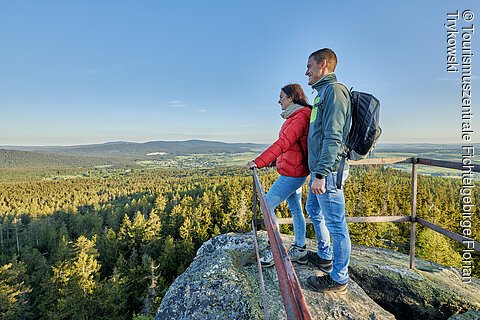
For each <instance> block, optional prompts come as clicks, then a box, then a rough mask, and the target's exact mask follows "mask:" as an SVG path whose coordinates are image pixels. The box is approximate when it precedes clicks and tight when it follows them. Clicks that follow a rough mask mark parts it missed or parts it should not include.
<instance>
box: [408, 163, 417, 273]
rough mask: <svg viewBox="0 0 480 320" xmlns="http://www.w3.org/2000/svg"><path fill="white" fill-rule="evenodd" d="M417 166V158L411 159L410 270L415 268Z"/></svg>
mask: <svg viewBox="0 0 480 320" xmlns="http://www.w3.org/2000/svg"><path fill="white" fill-rule="evenodd" d="M417 166H418V158H416V157H413V158H412V199H411V204H410V205H411V209H410V210H411V216H410V269H413V268H415V232H416V224H415V223H416V219H417Z"/></svg>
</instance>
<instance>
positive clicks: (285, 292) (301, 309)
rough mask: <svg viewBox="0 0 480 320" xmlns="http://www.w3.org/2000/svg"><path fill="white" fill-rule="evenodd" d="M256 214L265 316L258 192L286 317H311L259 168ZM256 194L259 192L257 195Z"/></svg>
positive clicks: (255, 175)
mask: <svg viewBox="0 0 480 320" xmlns="http://www.w3.org/2000/svg"><path fill="white" fill-rule="evenodd" d="M253 188H254V189H253V190H254V194H253V215H254V218H253V220H252V229H253V233H254V246H255V253H256V257H257V264H258V268H259V271H260V283H261V287H262V295H263V309H264V314H265V319H269V315H268V308H267V303H266V297H265V287H264V283H263V273H262V266H261V263H260V255H259V253H258V244H257V228H256V222H257V221H258V219H257V196H256V195H258V200H259V202H260V208H261V210H262V213H263V216H264V217H265V218H264V219H263V221H264V224H265V226H266V227H267V232H268V239H269V241H270V248H271V250H272V254H273V260H274V261H275V269H276V271H277V276H278V283H279V286H280V291H281V293H282V298H283V304H284V305H285V311H286V313H287V319H291V320H301V319H304V320H310V319H312V316H311V314H310V311H309V310H308V307H307V304H306V302H305V297H304V296H303V293H302V288H301V287H300V283H299V282H298V278H297V275H296V274H295V269H294V268H293V266H292V262H291V261H290V257H289V256H288V254H287V250H286V249H285V246H284V245H283V242H282V238H281V235H280V231H279V230H278V228H277V226H276V224H275V223H274V220H273V215H274V212H273V211H272V210H271V209H270V208H269V206H268V203H267V202H266V201H265V192H264V190H263V187H262V184H261V183H260V179H259V178H258V173H257V169H255V168H254V169H253ZM255 194H256V195H255Z"/></svg>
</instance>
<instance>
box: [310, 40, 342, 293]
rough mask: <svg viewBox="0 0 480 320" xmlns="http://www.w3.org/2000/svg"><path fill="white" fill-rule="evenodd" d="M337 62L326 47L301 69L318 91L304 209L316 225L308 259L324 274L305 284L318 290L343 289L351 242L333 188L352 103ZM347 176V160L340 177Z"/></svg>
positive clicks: (339, 191)
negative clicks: (338, 75) (314, 244)
mask: <svg viewBox="0 0 480 320" xmlns="http://www.w3.org/2000/svg"><path fill="white" fill-rule="evenodd" d="M336 65H337V57H336V55H335V53H334V52H333V51H332V50H331V49H328V48H325V49H321V50H318V51H315V52H314V53H312V54H311V55H310V56H309V58H308V64H307V71H306V72H305V75H306V76H308V84H309V85H311V86H312V88H314V89H315V90H316V91H317V97H316V98H315V100H314V106H313V110H312V114H311V117H310V128H309V132H308V167H309V169H310V172H311V177H310V190H309V193H308V198H307V204H306V210H307V213H308V215H309V216H310V220H311V221H312V223H313V226H314V229H315V234H316V236H317V241H318V252H317V253H314V252H310V253H309V260H310V261H312V262H313V263H314V264H316V265H317V266H318V267H319V268H320V269H321V270H322V271H324V272H326V273H327V274H326V275H324V276H322V277H317V276H311V277H309V278H308V279H307V283H308V285H309V286H310V287H311V288H312V289H314V290H316V291H319V292H340V293H346V292H347V286H348V264H349V262H350V249H351V244H350V236H349V234H348V228H347V222H346V219H345V198H344V196H343V190H342V189H337V187H336V179H337V172H336V171H337V170H338V166H339V163H340V159H341V154H342V151H343V143H344V142H345V140H346V138H347V136H348V131H349V128H350V123H351V108H350V94H349V92H348V89H347V88H346V87H345V86H343V85H342V84H340V83H337V78H336V76H335V73H334V71H335V67H336ZM347 176H348V167H347V165H345V169H344V174H343V179H342V180H343V181H344V180H345V179H346V177H347ZM343 181H342V182H343ZM330 235H331V236H332V242H333V254H332V251H331V249H330Z"/></svg>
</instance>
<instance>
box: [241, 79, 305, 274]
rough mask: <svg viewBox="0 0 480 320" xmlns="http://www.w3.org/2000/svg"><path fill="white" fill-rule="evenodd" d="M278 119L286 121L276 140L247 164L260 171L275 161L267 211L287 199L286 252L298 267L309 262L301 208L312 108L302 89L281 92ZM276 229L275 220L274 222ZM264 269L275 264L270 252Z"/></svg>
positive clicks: (293, 87)
mask: <svg viewBox="0 0 480 320" xmlns="http://www.w3.org/2000/svg"><path fill="white" fill-rule="evenodd" d="M278 103H279V104H280V105H281V107H282V110H283V111H282V113H281V116H282V117H283V118H284V119H285V122H284V123H283V125H282V128H281V129H280V133H279V137H278V139H277V141H275V142H274V143H273V144H272V145H271V146H270V147H268V148H267V150H265V151H264V152H263V153H262V154H261V155H260V156H259V157H258V158H256V159H255V160H253V161H250V162H249V163H248V164H247V167H248V168H250V169H252V168H254V167H257V168H263V167H266V166H268V165H269V164H271V163H272V162H273V161H276V167H277V171H278V173H279V174H280V176H279V177H278V179H277V180H276V181H275V182H274V183H273V185H272V187H271V188H270V190H269V191H268V193H267V195H266V201H267V203H268V205H269V207H270V209H272V210H275V208H276V207H277V206H278V205H279V204H280V203H281V202H283V201H285V200H287V203H288V207H289V208H290V211H291V212H292V218H293V231H294V234H295V243H293V244H292V246H291V247H290V249H289V250H288V254H289V256H290V260H291V261H295V262H298V263H301V264H306V263H307V262H308V258H307V250H305V237H306V235H305V233H306V224H305V217H304V216H303V209H302V186H303V184H304V183H305V181H306V180H307V177H308V175H309V173H310V172H309V169H308V161H307V154H308V153H307V137H308V127H309V124H310V112H311V106H310V105H309V104H308V103H307V98H306V96H305V93H304V92H303V89H302V87H301V86H300V85H298V84H289V85H286V86H285V87H283V88H282V89H281V90H280V100H279V101H278ZM276 223H277V227H278V221H276ZM260 261H261V263H262V265H263V266H265V267H270V266H273V265H274V261H273V255H272V251H271V250H267V252H266V253H265V255H264V256H263V257H262V258H261V259H260Z"/></svg>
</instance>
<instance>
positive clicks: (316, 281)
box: [307, 274, 348, 294]
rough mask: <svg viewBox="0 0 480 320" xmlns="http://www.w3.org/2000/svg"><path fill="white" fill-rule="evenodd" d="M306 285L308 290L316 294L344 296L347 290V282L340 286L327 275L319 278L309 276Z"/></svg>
mask: <svg viewBox="0 0 480 320" xmlns="http://www.w3.org/2000/svg"><path fill="white" fill-rule="evenodd" d="M307 283H308V286H309V287H310V288H312V289H313V290H315V291H318V292H330V293H335V292H336V293H340V294H345V293H347V288H348V282H347V283H345V284H340V283H338V282H336V281H334V280H333V279H332V278H331V277H330V275H328V274H327V275H324V276H321V277H317V276H310V277H308V278H307Z"/></svg>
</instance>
